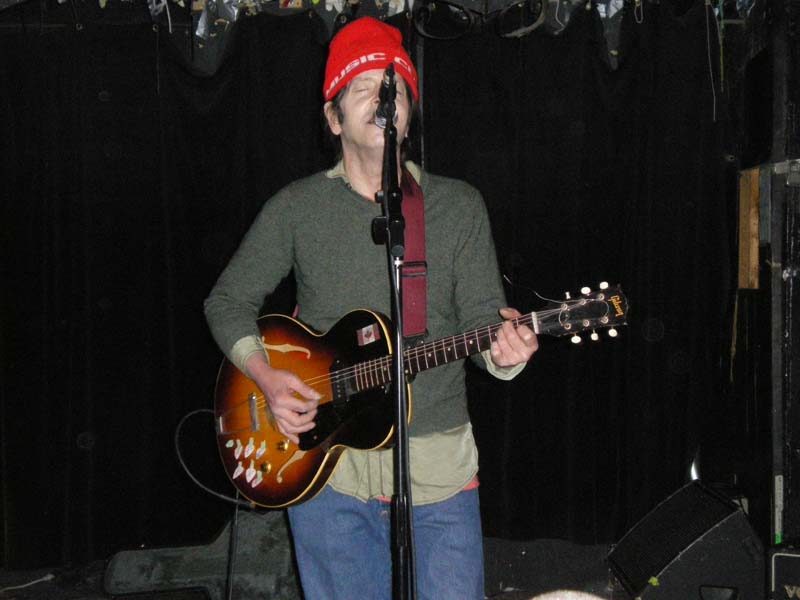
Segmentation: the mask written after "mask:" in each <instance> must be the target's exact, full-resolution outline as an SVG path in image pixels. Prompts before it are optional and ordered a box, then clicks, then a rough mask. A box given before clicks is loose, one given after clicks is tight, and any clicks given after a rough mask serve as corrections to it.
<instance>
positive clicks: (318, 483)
mask: <svg viewBox="0 0 800 600" xmlns="http://www.w3.org/2000/svg"><path fill="white" fill-rule="evenodd" d="M627 311H628V301H627V299H626V298H625V296H624V295H623V293H622V291H621V289H620V288H619V286H616V287H613V288H606V289H602V290H600V291H597V292H592V293H587V294H584V295H582V296H581V297H579V298H575V299H568V300H564V301H560V302H550V303H549V304H548V306H547V307H546V308H545V309H543V310H540V311H537V312H532V313H527V314H525V315H522V316H520V317H518V318H517V319H514V323H515V325H527V326H529V327H531V328H532V329H533V330H534V331H536V333H537V334H545V335H573V334H577V333H579V332H582V331H587V330H594V329H600V328H614V327H616V326H618V325H623V324H624V323H625V319H626V316H627ZM501 324H502V323H497V324H495V325H489V326H486V327H481V328H478V329H474V330H472V331H468V332H465V333H462V334H458V335H455V336H452V337H448V338H443V339H440V340H436V341H432V342H426V343H423V344H420V345H418V346H414V347H412V348H409V349H407V350H406V351H405V354H404V366H405V372H406V373H407V374H408V375H409V376H413V375H414V374H416V373H419V372H421V371H424V370H427V369H431V368H434V367H437V366H439V365H444V364H447V363H450V362H452V361H454V360H460V359H462V358H465V357H467V356H469V355H471V354H474V353H477V352H481V351H483V350H487V349H488V348H489V347H490V346H491V343H492V341H493V340H494V339H495V337H496V334H497V330H498V329H499V328H500V326H501ZM258 326H259V330H260V334H261V343H262V345H263V347H264V351H265V352H266V353H267V355H268V357H269V361H270V364H271V365H272V366H273V367H274V368H276V369H286V370H288V371H292V372H293V373H295V374H296V375H297V376H298V377H300V379H302V380H303V381H304V382H305V383H306V384H308V385H310V386H311V387H313V388H314V389H315V390H316V391H317V392H319V393H320V394H321V395H322V399H321V400H320V404H319V408H318V411H317V416H316V417H315V427H314V428H313V429H311V430H310V431H308V432H306V433H304V434H302V435H301V436H300V443H299V444H294V443H293V442H291V441H290V440H288V439H287V438H286V437H285V436H284V435H283V434H281V433H280V431H279V430H278V429H277V426H276V424H275V422H274V420H273V418H272V414H271V413H270V410H269V406H268V404H267V402H266V399H265V398H264V396H263V394H262V392H261V391H260V390H259V388H258V387H257V386H256V384H255V383H254V382H253V381H252V380H251V379H249V378H248V377H246V376H245V375H244V374H242V372H241V371H239V369H237V368H236V367H235V366H234V365H232V364H231V363H230V362H228V361H227V360H226V361H223V363H222V366H221V368H220V371H219V376H218V378H217V386H216V391H215V396H214V400H215V401H214V420H215V428H216V435H217V445H218V447H219V452H220V457H221V459H222V463H223V466H224V468H225V471H226V473H227V474H228V477H229V478H230V480H231V482H232V483H233V484H234V486H235V487H236V488H237V489H238V490H239V492H240V493H241V494H242V495H244V496H245V497H246V498H248V499H249V500H250V501H252V502H253V503H255V504H258V505H260V506H264V507H268V508H278V507H284V506H289V505H292V504H296V503H298V502H302V501H304V500H308V499H310V498H312V497H313V496H314V495H316V494H317V492H319V491H320V490H321V489H322V487H323V486H324V485H325V484H326V483H327V481H328V480H329V479H330V476H331V474H332V473H333V469H334V468H335V467H336V463H337V462H338V460H339V457H340V456H341V454H342V452H343V451H344V450H345V449H346V448H357V449H377V448H381V447H384V446H386V445H387V444H388V443H389V441H390V440H391V438H392V433H393V414H394V412H393V407H392V400H391V397H392V395H391V394H390V393H388V392H389V387H390V383H391V368H392V365H391V352H392V349H391V339H392V333H391V327H390V324H389V322H388V320H387V319H386V318H385V317H383V316H382V315H380V314H379V313H376V312H372V311H369V310H355V311H353V312H350V313H348V314H347V315H345V316H344V317H343V318H342V319H340V320H339V321H338V322H337V323H336V324H335V325H334V326H333V327H332V328H331V329H330V330H328V331H327V332H326V333H324V334H319V333H316V332H315V331H313V330H312V329H310V328H308V327H306V326H305V325H303V324H302V323H300V322H299V321H297V320H295V319H292V318H290V317H286V316H283V315H268V316H266V317H262V318H261V319H259V321H258ZM612 331H615V330H613V329H612ZM409 399H410V390H409ZM410 405H411V402H410V401H409V407H410ZM409 410H410V409H409ZM408 416H409V417H410V414H409V415H408Z"/></svg>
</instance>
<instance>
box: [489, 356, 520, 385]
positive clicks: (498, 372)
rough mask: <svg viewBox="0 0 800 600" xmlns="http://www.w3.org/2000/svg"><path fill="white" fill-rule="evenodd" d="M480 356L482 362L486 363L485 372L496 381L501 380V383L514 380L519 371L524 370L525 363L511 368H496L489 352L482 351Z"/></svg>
mask: <svg viewBox="0 0 800 600" xmlns="http://www.w3.org/2000/svg"><path fill="white" fill-rule="evenodd" d="M481 356H483V360H485V361H486V370H487V371H489V373H491V374H492V375H494V376H495V377H497V378H498V379H502V380H503V381H510V380H511V379H514V377H516V376H517V375H519V373H520V371H522V369H524V368H525V365H526V364H527V363H519V364H518V365H514V366H513V367H498V366H497V365H496V364H494V361H493V360H492V352H491V350H484V351H483V352H481Z"/></svg>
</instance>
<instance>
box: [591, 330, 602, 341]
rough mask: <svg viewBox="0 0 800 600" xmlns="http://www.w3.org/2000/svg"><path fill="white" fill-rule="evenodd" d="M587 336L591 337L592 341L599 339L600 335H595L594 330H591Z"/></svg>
mask: <svg viewBox="0 0 800 600" xmlns="http://www.w3.org/2000/svg"><path fill="white" fill-rule="evenodd" d="M589 337H590V338H591V339H592V341H593V342H596V341H597V340H599V339H600V336H599V335H597V332H596V331H592V333H591V335H590V336H589Z"/></svg>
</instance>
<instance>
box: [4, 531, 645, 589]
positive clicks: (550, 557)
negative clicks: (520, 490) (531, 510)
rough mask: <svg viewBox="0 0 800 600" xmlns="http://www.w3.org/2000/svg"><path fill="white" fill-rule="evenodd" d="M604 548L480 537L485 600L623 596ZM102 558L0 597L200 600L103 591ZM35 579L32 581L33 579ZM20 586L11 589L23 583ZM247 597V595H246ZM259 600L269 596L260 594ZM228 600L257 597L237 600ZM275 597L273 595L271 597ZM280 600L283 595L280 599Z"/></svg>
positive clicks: (24, 574) (20, 574) (10, 584)
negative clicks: (483, 567) (482, 542)
mask: <svg viewBox="0 0 800 600" xmlns="http://www.w3.org/2000/svg"><path fill="white" fill-rule="evenodd" d="M607 552H608V547H606V546H601V545H597V546H584V545H578V544H572V543H569V542H565V541H562V540H535V541H530V542H527V541H526V542H520V541H508V540H500V539H496V538H486V539H485V541H484V553H485V562H486V594H487V598H493V599H494V598H497V599H502V600H532V599H536V600H629V596H628V594H627V593H625V592H624V591H623V590H622V588H621V587H620V586H619V584H618V583H617V582H616V580H615V578H614V577H613V575H612V574H611V573H610V571H609V569H608V566H607V564H606V562H605V556H606V554H607ZM106 566H107V563H106V561H96V562H93V563H91V564H89V565H85V566H83V567H81V568H75V569H64V568H58V569H36V570H32V571H14V572H10V571H0V590H4V591H0V600H108V599H112V598H131V599H133V598H139V599H141V600H146V599H148V598H152V599H153V600H156V599H157V600H203V599H206V598H211V596H209V595H208V594H207V593H206V591H205V590H204V589H200V590H187V589H182V590H161V591H151V592H145V591H143V592H140V593H136V594H125V595H116V596H112V595H111V594H108V593H106V592H105V589H104V578H105V572H106ZM34 582H35V583H34ZM26 584H29V585H27V586H26V587H17V586H25V585H26ZM249 596H252V595H251V594H249ZM262 597H263V598H271V597H272V596H267V595H264V596H262ZM233 598H234V600H258V598H253V597H248V598H238V597H237V596H236V595H235V594H234V596H233ZM276 600H277V597H276ZM280 600H284V599H280Z"/></svg>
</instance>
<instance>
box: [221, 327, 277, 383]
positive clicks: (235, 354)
mask: <svg viewBox="0 0 800 600" xmlns="http://www.w3.org/2000/svg"><path fill="white" fill-rule="evenodd" d="M256 352H260V353H261V354H263V355H264V358H266V359H267V364H269V356H267V353H266V352H264V346H263V345H262V344H261V340H259V339H258V337H257V336H255V335H248V336H245V337H243V338H240V339H238V340H237V341H236V343H235V344H234V345H233V348H231V356H230V359H231V362H232V363H233V364H234V365H236V366H237V367H238V368H239V370H240V371H241V372H242V373H244V374H245V375H247V376H248V377H250V375H249V374H248V372H247V368H246V365H247V359H248V358H250V357H251V356H252V355H253V354H255V353H256Z"/></svg>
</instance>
